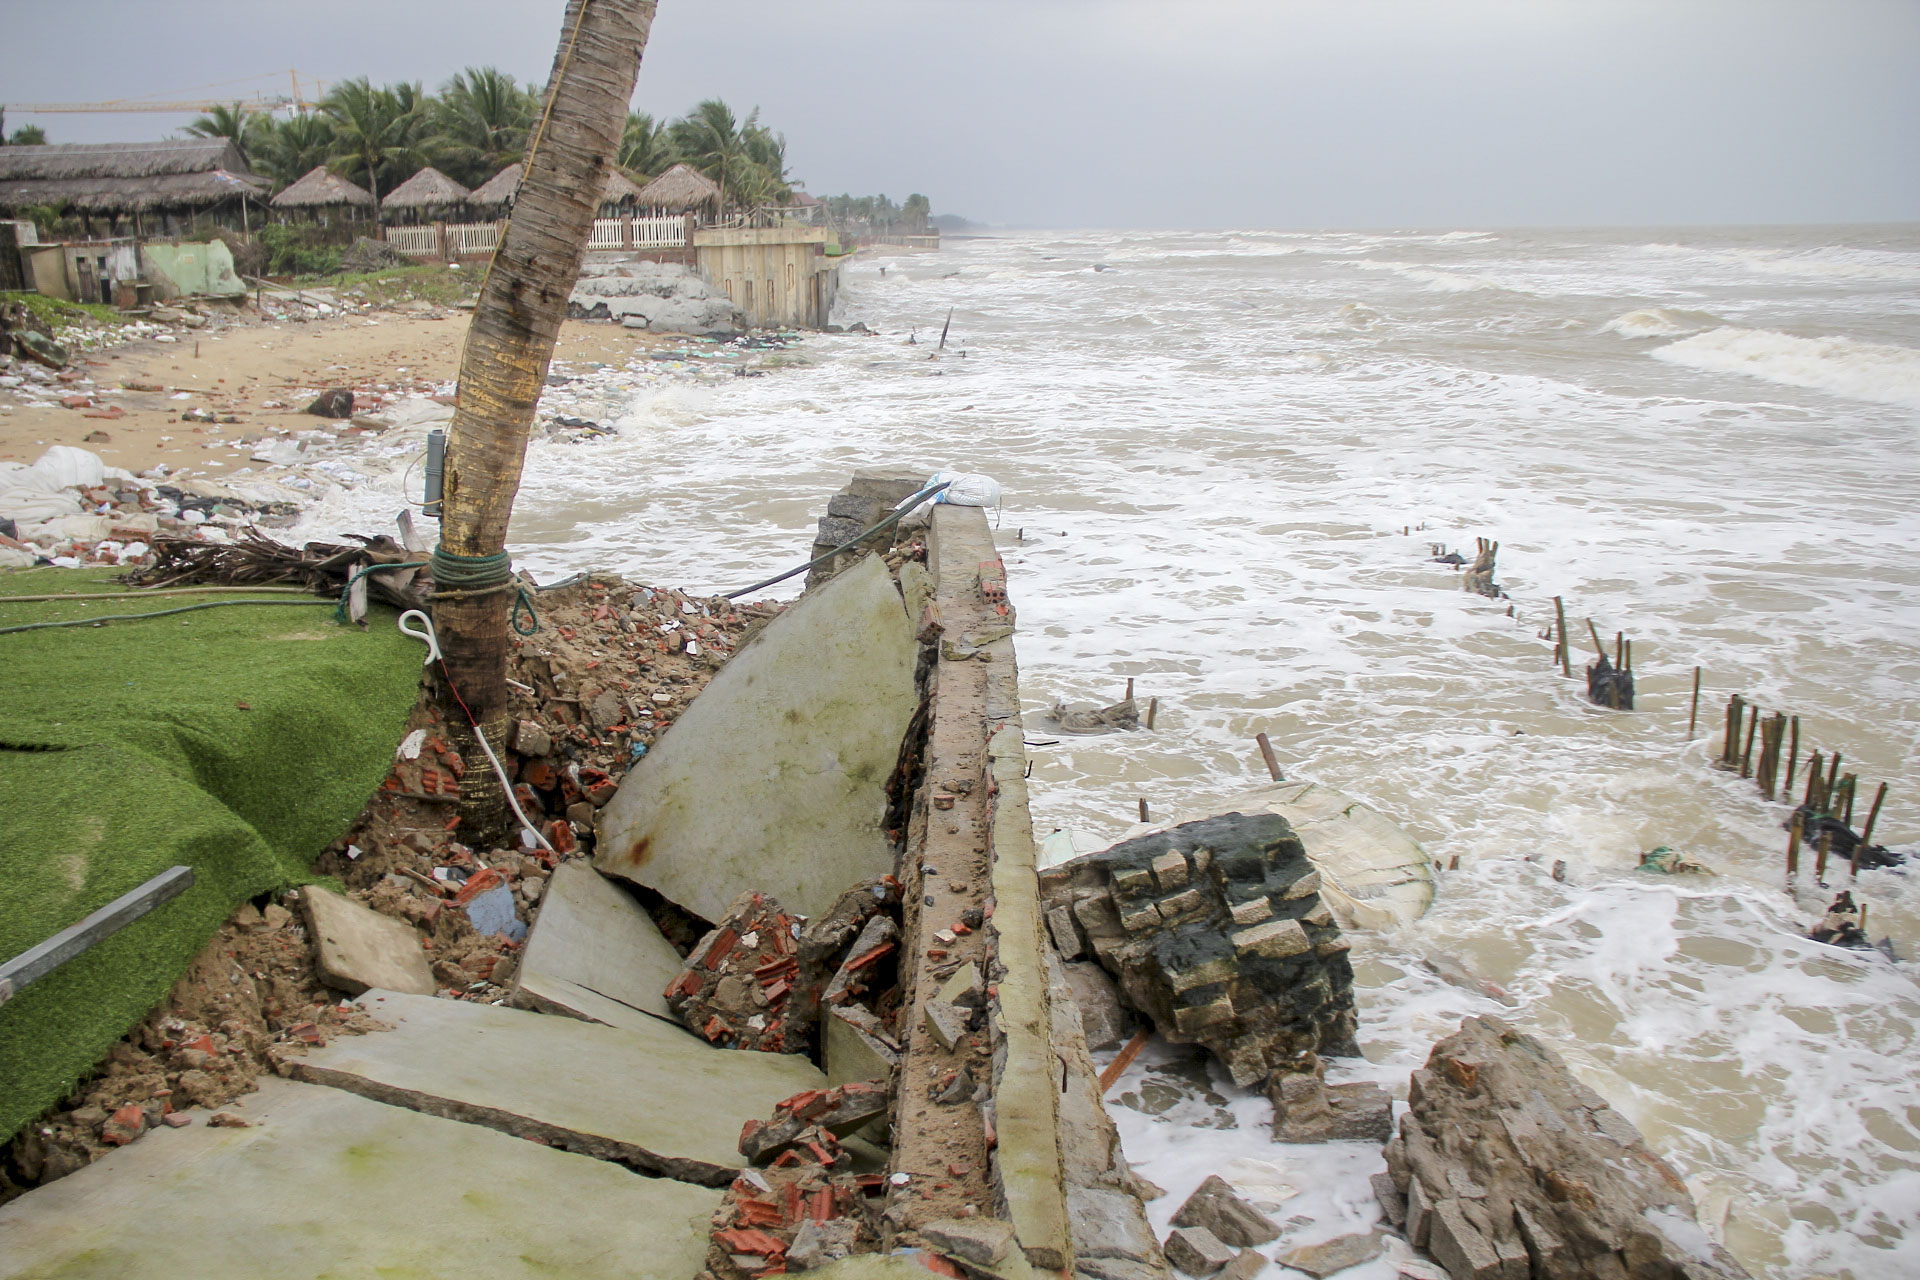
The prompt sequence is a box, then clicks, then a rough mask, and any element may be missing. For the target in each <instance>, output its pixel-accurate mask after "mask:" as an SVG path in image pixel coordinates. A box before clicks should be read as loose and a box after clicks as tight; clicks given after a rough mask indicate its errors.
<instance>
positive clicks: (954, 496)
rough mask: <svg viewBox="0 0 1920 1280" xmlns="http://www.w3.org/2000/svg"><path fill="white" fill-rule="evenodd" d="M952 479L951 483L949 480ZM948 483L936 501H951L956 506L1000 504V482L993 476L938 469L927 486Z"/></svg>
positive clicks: (991, 505)
mask: <svg viewBox="0 0 1920 1280" xmlns="http://www.w3.org/2000/svg"><path fill="white" fill-rule="evenodd" d="M948 481H951V482H952V483H951V484H948V483H947V482H948ZM937 484H946V485H947V487H946V489H945V490H943V491H942V492H941V494H940V496H939V497H937V498H935V499H934V501H935V502H945V503H950V504H952V505H953V506H956V507H997V506H999V505H1000V482H999V481H997V480H995V479H994V478H993V477H992V476H983V475H975V474H972V473H969V472H964V471H936V472H934V473H933V475H932V476H931V477H930V478H929V479H928V480H927V487H928V488H932V487H933V486H934V485H937Z"/></svg>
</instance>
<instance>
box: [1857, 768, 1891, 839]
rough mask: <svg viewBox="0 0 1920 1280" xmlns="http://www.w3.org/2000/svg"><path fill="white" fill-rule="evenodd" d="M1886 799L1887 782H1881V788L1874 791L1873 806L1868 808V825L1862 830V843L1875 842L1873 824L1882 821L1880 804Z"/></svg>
mask: <svg viewBox="0 0 1920 1280" xmlns="http://www.w3.org/2000/svg"><path fill="white" fill-rule="evenodd" d="M1886 799H1887V784H1886V783H1884V782H1883V783H1881V784H1880V789H1879V790H1878V791H1876V792H1874V793H1873V807H1872V808H1871V809H1868V810H1867V825H1866V826H1865V827H1863V828H1862V829H1861V831H1860V843H1861V844H1864V845H1871V844H1872V843H1873V824H1874V823H1876V822H1878V821H1880V806H1881V805H1882V804H1885V803H1886Z"/></svg>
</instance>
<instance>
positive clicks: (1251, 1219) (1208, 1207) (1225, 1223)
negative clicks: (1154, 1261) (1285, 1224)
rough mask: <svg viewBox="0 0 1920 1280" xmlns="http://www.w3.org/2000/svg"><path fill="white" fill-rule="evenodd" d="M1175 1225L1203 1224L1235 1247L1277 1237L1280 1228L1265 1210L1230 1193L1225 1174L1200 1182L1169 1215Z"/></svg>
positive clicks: (1247, 1247) (1244, 1247) (1251, 1245)
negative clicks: (1262, 1210)
mask: <svg viewBox="0 0 1920 1280" xmlns="http://www.w3.org/2000/svg"><path fill="white" fill-rule="evenodd" d="M1173 1225H1174V1226H1176V1227H1205V1228H1206V1229H1207V1230H1209V1231H1211V1232H1213V1234H1214V1235H1215V1236H1217V1237H1218V1238H1219V1239H1220V1240H1221V1242H1222V1243H1225V1244H1230V1245H1232V1246H1234V1247H1235V1248H1238V1249H1250V1248H1252V1247H1253V1246H1254V1245H1257V1244H1265V1243H1267V1242H1268V1241H1269V1240H1277V1239H1279V1238H1280V1228H1279V1227H1277V1226H1275V1225H1274V1223H1273V1220H1272V1219H1270V1218H1268V1217H1267V1215H1266V1214H1264V1213H1261V1212H1260V1211H1259V1210H1258V1209H1256V1208H1254V1207H1253V1206H1252V1205H1250V1204H1248V1203H1247V1202H1246V1201H1245V1200H1242V1199H1241V1198H1240V1197H1239V1196H1238V1195H1236V1194H1235V1193H1234V1190H1233V1187H1232V1186H1230V1185H1229V1184H1228V1183H1227V1180H1226V1179H1225V1178H1222V1177H1220V1176H1219V1175H1218V1174H1214V1175H1212V1176H1210V1177H1208V1179H1207V1180H1206V1181H1205V1182H1203V1183H1201V1184H1200V1186H1199V1187H1198V1188H1197V1189H1196V1190H1195V1191H1194V1193H1193V1194H1192V1195H1190V1196H1188V1197H1187V1202H1186V1203H1185V1204H1183V1205H1181V1206H1180V1208H1179V1209H1178V1210H1176V1211H1175V1212H1174V1215H1173Z"/></svg>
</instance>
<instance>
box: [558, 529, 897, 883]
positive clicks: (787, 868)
mask: <svg viewBox="0 0 1920 1280" xmlns="http://www.w3.org/2000/svg"><path fill="white" fill-rule="evenodd" d="M916 649H917V646H916V645H915V643H914V640H913V636H912V626H911V624H910V622H909V620H908V618H907V612H906V608H905V606H904V605H903V604H902V603H901V598H900V592H899V589H898V588H896V587H895V586H894V584H893V579H892V577H891V575H889V574H888V572H887V567H886V565H885V564H884V563H883V562H882V561H881V560H880V558H879V557H878V556H869V557H867V558H866V559H864V560H862V561H860V563H858V564H857V565H855V566H854V567H852V568H850V569H848V570H847V571H846V572H844V573H841V574H840V575H838V576H837V577H835V578H833V579H832V580H831V581H829V582H827V583H826V584H825V585H823V586H821V587H819V588H817V589H815V590H813V591H810V592H808V593H807V594H806V595H805V596H803V597H801V599H800V601H799V602H798V603H797V604H795V605H794V606H793V607H792V608H790V609H788V610H787V611H786V612H785V613H782V614H781V615H780V616H779V617H777V618H775V619H774V620H773V621H772V622H770V623H768V624H767V626H766V628H765V629H764V630H762V631H761V632H760V633H759V634H757V635H756V636H754V637H753V638H752V639H751V640H749V641H748V642H747V643H746V644H745V645H743V646H742V647H741V648H740V650H739V652H737V653H735V654H734V656H733V657H732V658H731V659H729V660H728V662H727V665H726V666H724V667H722V668H721V669H720V672H719V674H718V675H716V676H714V678H713V681H712V683H710V684H709V685H708V686H707V687H706V689H705V690H703V691H702V692H701V694H700V696H699V697H698V698H697V699H695V700H694V702H693V704H692V705H691V706H690V707H688V708H687V712H686V714H685V715H683V716H681V717H680V719H679V721H678V722H676V723H675V724H674V726H673V728H672V730H671V732H669V733H668V734H667V735H666V736H665V737H663V738H662V739H661V740H660V742H659V744H658V745H657V746H656V747H654V749H653V750H652V751H650V752H648V753H647V755H646V756H644V757H643V758H642V759H641V760H640V762H639V763H638V764H637V765H635V766H634V767H633V769H632V771H631V772H629V773H628V774H627V776H626V778H625V780H624V781H622V783H621V784H620V790H619V792H618V793H617V794H616V795H615V796H614V798H613V800H612V802H611V803H610V804H608V805H607V807H606V808H605V809H603V810H601V811H600V818H599V831H598V836H599V839H598V843H597V846H596V847H597V852H596V853H595V855H594V865H595V866H597V867H599V869H600V870H602V871H604V872H606V873H607V874H609V875H616V876H620V877H623V878H625V879H627V880H631V881H633V882H634V883H636V884H641V885H645V886H646V887H648V888H650V889H654V890H657V891H658V892H659V893H661V894H663V895H664V896H665V897H666V898H667V899H668V901H670V902H674V903H676V904H678V905H680V906H682V907H685V908H686V909H687V910H689V911H692V912H693V913H695V914H696V915H700V916H703V917H705V918H706V919H708V920H718V919H720V918H721V917H722V916H724V915H725V914H726V911H727V905H728V904H729V903H730V902H732V901H733V899H734V898H735V897H737V896H738V895H740V894H742V893H745V892H747V891H748V890H754V891H757V892H760V893H765V894H768V895H770V896H771V897H773V898H775V899H776V900H778V901H779V903H780V904H781V906H782V907H784V908H785V909H786V910H788V911H791V912H795V913H797V914H800V915H805V916H811V915H816V914H818V913H820V912H822V911H825V910H827V909H829V908H830V907H832V906H833V903H834V900H835V899H836V898H837V897H838V896H839V895H840V893H841V891H842V890H844V889H845V888H846V887H847V886H848V885H850V884H854V883H856V882H857V881H860V880H865V879H868V878H869V877H872V876H880V875H886V874H887V873H889V872H891V871H892V870H893V855H892V854H891V852H890V851H889V847H888V840H887V836H886V834H885V833H884V832H883V831H882V830H881V827H880V824H881V821H882V819H883V818H884V817H885V814H886V805H887V801H886V794H885V787H886V782H887V779H888V777H889V776H890V775H891V774H892V772H893V769H894V766H895V765H896V764H897V763H898V760H899V754H900V742H901V739H902V738H904V737H905V736H906V730H907V722H908V721H909V720H910V719H911V718H912V716H913V710H914V706H915V701H916V699H915V694H914V685H913V669H914V662H915V659H916V656H917V653H916Z"/></svg>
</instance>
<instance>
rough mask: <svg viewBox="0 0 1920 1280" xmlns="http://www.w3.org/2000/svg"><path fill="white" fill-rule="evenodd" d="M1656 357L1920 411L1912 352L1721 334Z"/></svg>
mask: <svg viewBox="0 0 1920 1280" xmlns="http://www.w3.org/2000/svg"><path fill="white" fill-rule="evenodd" d="M1622 319H1625V317H1622ZM1652 354H1653V356H1654V357H1655V358H1656V359H1659V360H1665V361H1666V362H1667V363H1669V364H1677V365H1684V366H1686V367H1687V368H1689V369H1699V370H1702V371H1704V372H1707V373H1741V374H1746V375H1747V376H1748V377H1753V378H1762V379H1765V380H1766V381H1768V382H1773V383H1778V384H1779V385H1781V386H1784V387H1805V388H1808V389H1811V390H1816V391H1831V392H1833V393H1834V394H1836V395H1842V396H1846V397H1848V398H1849V399H1853V400H1867V401H1871V402H1872V403H1874V404H1898V405H1912V406H1914V407H1916V408H1920V351H1916V350H1914V349H1913V348H1911V347H1893V346H1883V345H1881V344H1878V343H1872V342H1855V341H1853V340H1852V339H1850V338H1796V337H1794V336H1793V335H1792V334H1789V333H1776V332H1774V331H1773V330H1771V329H1735V328H1721V329H1713V330H1710V331H1709V332H1706V333H1697V334H1695V335H1693V336H1692V337H1690V338H1682V339H1681V340H1680V341H1678V342H1675V343H1672V344H1670V345H1668V346H1664V347H1661V348H1659V349H1658V350H1656V351H1654V352H1653V353H1652Z"/></svg>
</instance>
